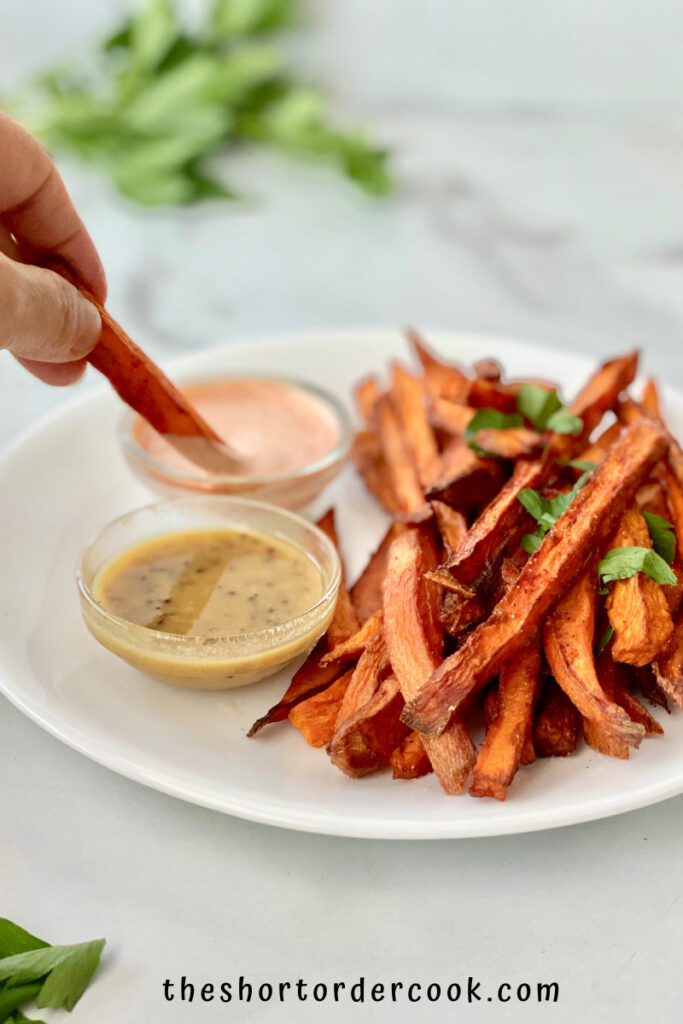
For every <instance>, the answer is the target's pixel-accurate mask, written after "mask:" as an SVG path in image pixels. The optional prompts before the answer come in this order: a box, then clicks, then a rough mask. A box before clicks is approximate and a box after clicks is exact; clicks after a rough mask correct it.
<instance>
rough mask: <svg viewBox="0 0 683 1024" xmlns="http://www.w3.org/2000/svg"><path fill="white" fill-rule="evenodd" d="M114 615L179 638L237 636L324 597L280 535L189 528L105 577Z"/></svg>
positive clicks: (99, 593) (317, 580) (100, 584)
mask: <svg viewBox="0 0 683 1024" xmlns="http://www.w3.org/2000/svg"><path fill="white" fill-rule="evenodd" d="M94 590H95V596H96V598H97V600H98V601H99V602H100V604H102V605H103V606H104V607H105V608H107V609H108V610H109V611H111V612H113V613H114V614H115V615H118V616H120V617H121V618H123V619H126V620H127V621H128V622H133V623H136V624H137V625H140V626H146V627H148V628H149V629H156V630H160V631H162V632H164V633H174V634H176V635H179V636H193V637H199V636H201V637H212V636H215V637H219V636H239V635H240V634H243V633H251V632H254V631H256V630H260V629H264V628H267V627H269V626H277V625H280V624H282V623H283V622H288V621H289V620H290V619H293V618H295V617H296V616H297V615H300V614H302V613H303V612H305V611H306V610H307V609H309V608H310V607H311V606H312V605H313V604H315V602H316V601H317V600H318V599H319V598H320V597H321V596H322V594H323V581H322V576H321V574H320V571H319V569H318V568H317V566H316V565H315V564H314V563H313V562H312V561H311V560H310V559H309V558H308V557H307V556H306V555H305V554H304V553H303V552H302V551H300V550H299V549H298V548H297V547H295V546H294V545H292V544H289V543H287V542H286V541H283V540H280V539H279V538H276V537H270V536H266V535H263V534H258V533H249V532H246V531H240V530H225V529H223V530H192V531H188V532H183V533H172V534H166V535H164V536H162V537H155V538H154V539H152V540H149V541H145V542H144V543H142V544H138V545H136V546H135V547H132V548H130V549H129V550H128V551H125V552H124V553H123V554H121V555H119V556H118V557H117V558H115V559H113V561H111V562H110V563H109V564H108V565H106V566H105V567H104V569H103V570H102V571H101V572H100V574H99V576H98V578H97V580H96V583H95V588H94Z"/></svg>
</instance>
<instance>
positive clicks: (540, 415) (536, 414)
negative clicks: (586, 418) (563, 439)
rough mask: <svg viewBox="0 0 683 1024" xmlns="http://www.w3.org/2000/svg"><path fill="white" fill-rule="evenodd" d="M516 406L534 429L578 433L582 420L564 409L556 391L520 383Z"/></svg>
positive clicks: (559, 432) (557, 432) (558, 432)
mask: <svg viewBox="0 0 683 1024" xmlns="http://www.w3.org/2000/svg"><path fill="white" fill-rule="evenodd" d="M517 408H518V410H519V411H520V412H521V414H522V416H524V418H525V419H527V420H529V422H530V423H531V424H533V426H534V427H535V428H536V430H539V431H543V430H553V431H554V432H555V433H556V434H573V435H576V434H580V433H581V430H582V429H583V420H581V419H579V417H578V416H574V415H573V414H572V413H571V412H570V411H569V409H565V407H564V406H563V405H562V402H561V401H560V399H559V397H558V394H557V391H553V390H549V389H548V388H542V387H540V386H539V385H538V384H522V386H521V387H520V389H519V395H518V396H517Z"/></svg>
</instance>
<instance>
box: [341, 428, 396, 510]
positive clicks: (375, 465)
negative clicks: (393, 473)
mask: <svg viewBox="0 0 683 1024" xmlns="http://www.w3.org/2000/svg"><path fill="white" fill-rule="evenodd" d="M351 461H352V462H353V464H354V466H355V467H356V469H357V470H358V472H359V473H360V475H361V476H362V478H363V480H364V481H365V486H366V487H367V489H368V490H369V491H370V493H371V494H374V496H375V497H376V498H377V500H378V502H379V503H380V505H382V507H383V508H385V509H386V510H387V512H389V513H391V515H393V514H394V513H395V512H397V511H398V501H397V500H396V495H395V494H394V490H393V487H392V485H391V480H390V478H389V471H388V470H387V465H386V462H385V461H384V458H383V456H382V449H381V446H380V443H379V440H378V439H377V435H376V434H374V433H373V432H372V431H371V430H359V431H358V433H357V434H356V435H355V437H354V439H353V444H352V446H351Z"/></svg>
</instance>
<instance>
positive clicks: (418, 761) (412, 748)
mask: <svg viewBox="0 0 683 1024" xmlns="http://www.w3.org/2000/svg"><path fill="white" fill-rule="evenodd" d="M389 764H390V765H391V771H392V775H393V777H394V778H395V779H420V778H422V776H423V775H429V773H430V772H431V771H433V768H432V765H431V762H430V760H429V758H428V757H427V751H426V750H425V748H424V744H423V742H422V737H421V736H420V734H419V732H409V733H408V735H407V736H405V737H404V739H402V740H401V742H400V743H399V745H398V746H397V747H395V748H394V750H392V752H391V757H390V758H389Z"/></svg>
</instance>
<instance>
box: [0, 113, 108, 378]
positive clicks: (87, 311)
mask: <svg viewBox="0 0 683 1024" xmlns="http://www.w3.org/2000/svg"><path fill="white" fill-rule="evenodd" d="M48 253H50V254H54V255H56V256H59V257H60V259H62V260H64V262H65V263H67V264H68V265H69V266H70V267H71V268H72V269H73V270H74V271H75V273H76V274H77V275H78V277H79V278H80V279H81V280H82V281H83V282H84V284H86V285H87V286H88V288H89V289H90V291H91V292H92V293H93V295H95V296H96V297H97V298H98V299H100V300H101V301H104V299H105V296H106V290H107V287H106V283H105V278H104V270H103V269H102V264H101V263H100V258H99V256H98V255H97V251H96V249H95V247H94V245H93V243H92V241H91V239H90V236H89V235H88V232H87V231H86V229H85V227H84V225H83V223H82V222H81V219H80V218H79V216H78V214H77V213H76V211H75V209H74V208H73V205H72V203H71V200H70V199H69V195H68V193H67V191H66V187H65V185H64V182H63V181H62V179H61V178H60V176H59V174H58V172H57V170H56V168H55V166H54V164H53V163H52V161H51V160H50V157H49V156H48V155H47V153H46V152H45V150H44V149H42V147H41V146H40V145H39V144H38V143H37V142H36V140H35V139H34V138H32V137H31V136H30V135H29V134H28V132H26V131H24V129H23V128H20V127H19V125H18V124H15V122H14V121H12V120H10V118H9V117H7V116H6V115H5V114H2V113H0V349H2V348H5V349H8V350H9V351H10V352H11V353H12V354H13V355H14V356H16V358H17V359H18V360H19V362H20V363H22V364H23V365H24V366H25V367H26V368H27V369H28V370H30V371H31V373H34V374H35V375H36V376H37V377H40V378H41V380H44V381H46V382H47V383H48V384H71V383H73V382H74V381H76V380H78V379H79V377H80V376H81V375H82V373H83V371H84V369H85V356H87V354H88V352H90V350H91V349H92V348H94V346H95V345H96V343H97V340H98V338H99V334H100V329H101V321H100V316H99V313H98V312H97V310H96V309H95V307H94V306H93V305H92V303H90V302H88V301H87V300H86V299H84V298H83V296H82V295H81V294H80V292H79V291H78V290H77V289H76V288H74V287H73V286H72V285H70V284H68V283H67V282H66V281H65V280H64V279H63V278H62V277H60V276H59V275H58V274H55V273H53V272H52V271H50V270H44V269H42V268H40V267H37V266H34V265H33V264H34V263H36V262H37V261H39V260H40V259H41V258H42V257H44V256H45V255H47V254H48Z"/></svg>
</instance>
